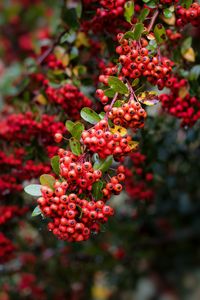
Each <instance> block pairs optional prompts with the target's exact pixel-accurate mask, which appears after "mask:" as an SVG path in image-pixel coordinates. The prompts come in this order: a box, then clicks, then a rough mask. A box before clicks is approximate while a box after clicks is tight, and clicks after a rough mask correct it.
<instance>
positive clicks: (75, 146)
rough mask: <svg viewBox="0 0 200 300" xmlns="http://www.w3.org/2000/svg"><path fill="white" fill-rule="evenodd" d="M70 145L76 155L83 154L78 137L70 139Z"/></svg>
mask: <svg viewBox="0 0 200 300" xmlns="http://www.w3.org/2000/svg"><path fill="white" fill-rule="evenodd" d="M69 146H70V149H71V151H72V153H74V154H75V155H81V153H82V151H81V144H80V142H79V141H78V140H77V139H75V138H74V137H72V138H71V139H70V140H69Z"/></svg>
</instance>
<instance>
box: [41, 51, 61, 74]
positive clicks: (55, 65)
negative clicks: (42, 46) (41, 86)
mask: <svg viewBox="0 0 200 300" xmlns="http://www.w3.org/2000/svg"><path fill="white" fill-rule="evenodd" d="M44 63H45V64H46V65H47V66H48V67H49V68H50V69H53V70H57V69H64V68H65V66H64V65H63V63H62V61H61V60H59V59H57V57H56V56H55V54H53V53H51V54H49V55H48V56H47V57H46V59H45V61H44Z"/></svg>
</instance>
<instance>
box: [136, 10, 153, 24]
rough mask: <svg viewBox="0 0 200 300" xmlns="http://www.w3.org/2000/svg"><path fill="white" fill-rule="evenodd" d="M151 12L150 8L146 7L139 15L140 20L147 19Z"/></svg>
mask: <svg viewBox="0 0 200 300" xmlns="http://www.w3.org/2000/svg"><path fill="white" fill-rule="evenodd" d="M149 13H150V9H148V8H144V9H143V10H142V11H141V13H140V15H139V17H138V21H139V22H140V23H142V22H143V21H144V20H145V19H146V17H147V16H148V14H149Z"/></svg>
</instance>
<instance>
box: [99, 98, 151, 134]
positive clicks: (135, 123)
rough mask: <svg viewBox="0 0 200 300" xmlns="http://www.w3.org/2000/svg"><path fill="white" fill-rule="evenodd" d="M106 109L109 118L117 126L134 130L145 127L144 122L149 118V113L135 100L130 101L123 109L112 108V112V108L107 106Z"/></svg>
mask: <svg viewBox="0 0 200 300" xmlns="http://www.w3.org/2000/svg"><path fill="white" fill-rule="evenodd" d="M104 109H105V111H106V112H108V118H109V119H110V120H112V121H113V123H114V124H115V125H118V126H123V127H125V128H132V129H137V128H142V127H144V120H145V118H146V117H147V113H146V111H145V110H144V109H143V108H142V107H141V104H140V103H139V102H137V101H135V100H129V101H128V102H127V103H124V104H123V105H122V106H121V107H112V109H111V110H110V106H109V105H107V106H105V108H104Z"/></svg>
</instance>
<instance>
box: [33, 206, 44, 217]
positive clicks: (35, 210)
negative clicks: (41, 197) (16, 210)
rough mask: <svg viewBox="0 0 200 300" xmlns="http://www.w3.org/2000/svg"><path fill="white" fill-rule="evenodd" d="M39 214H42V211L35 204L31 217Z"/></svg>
mask: <svg viewBox="0 0 200 300" xmlns="http://www.w3.org/2000/svg"><path fill="white" fill-rule="evenodd" d="M41 214H42V212H41V210H40V208H39V206H36V207H35V208H34V210H33V212H32V214H31V217H36V216H39V215H41Z"/></svg>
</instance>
